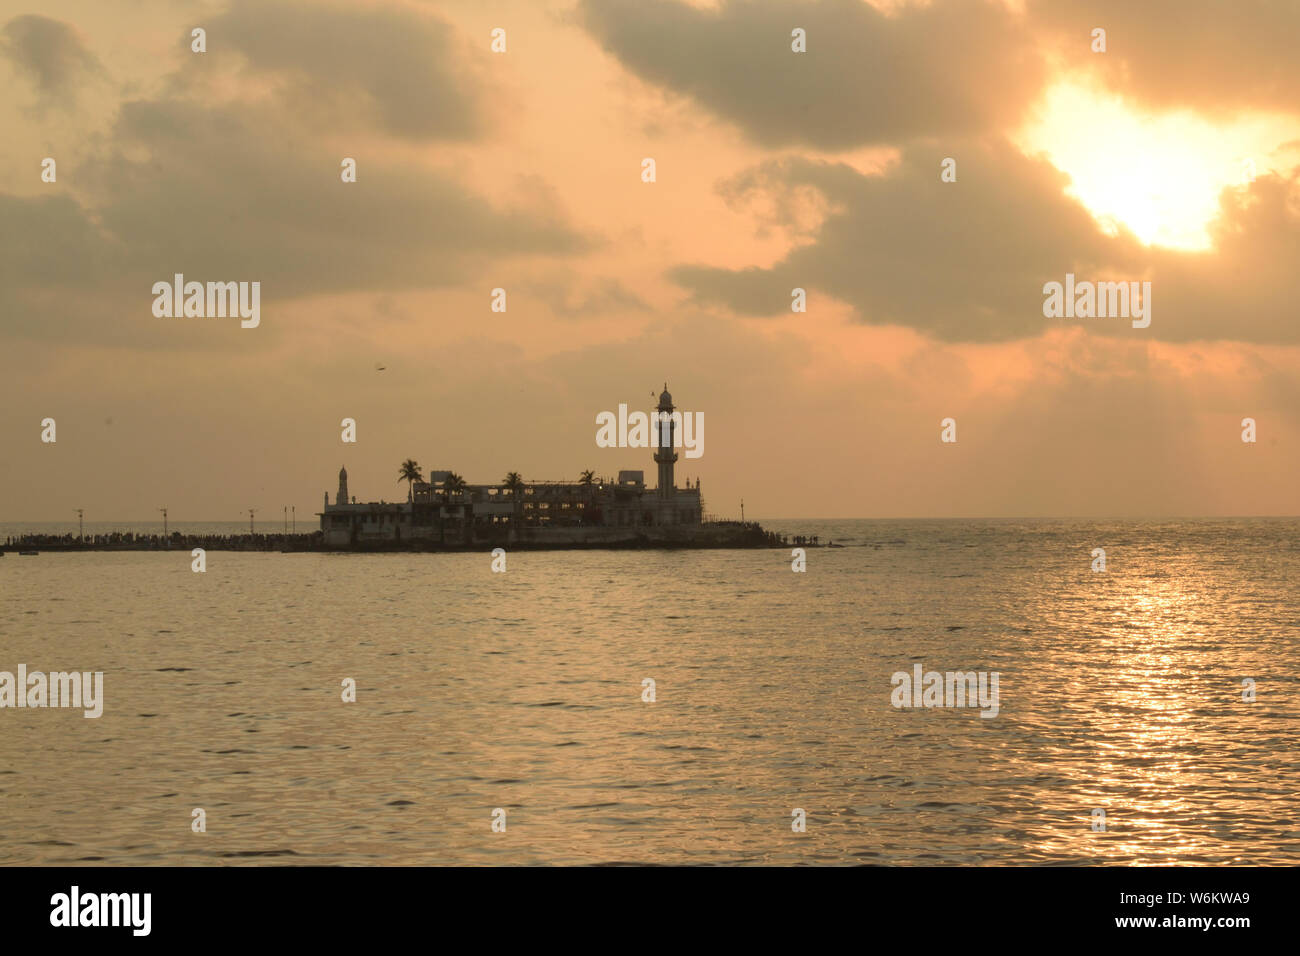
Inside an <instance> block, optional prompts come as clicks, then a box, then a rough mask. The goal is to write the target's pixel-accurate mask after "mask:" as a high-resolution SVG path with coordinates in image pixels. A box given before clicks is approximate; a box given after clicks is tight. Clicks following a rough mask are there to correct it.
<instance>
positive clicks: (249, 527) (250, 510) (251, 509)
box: [248, 508, 257, 534]
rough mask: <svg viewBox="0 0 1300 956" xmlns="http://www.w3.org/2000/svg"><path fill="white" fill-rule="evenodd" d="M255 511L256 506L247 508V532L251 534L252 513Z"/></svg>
mask: <svg viewBox="0 0 1300 956" xmlns="http://www.w3.org/2000/svg"><path fill="white" fill-rule="evenodd" d="M255 511H257V509H256V508H249V509H248V533H249V534H252V533H253V513H254V512H255Z"/></svg>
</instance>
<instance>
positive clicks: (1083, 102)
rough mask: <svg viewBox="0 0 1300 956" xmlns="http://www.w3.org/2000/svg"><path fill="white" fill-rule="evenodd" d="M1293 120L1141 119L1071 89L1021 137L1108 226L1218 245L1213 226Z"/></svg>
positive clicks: (1120, 103) (1111, 100) (1086, 90)
mask: <svg viewBox="0 0 1300 956" xmlns="http://www.w3.org/2000/svg"><path fill="white" fill-rule="evenodd" d="M1296 135H1297V128H1296V125H1295V121H1294V120H1291V119H1288V118H1284V117H1281V116H1269V115H1259V114H1254V115H1251V116H1248V117H1244V118H1238V119H1234V120H1232V121H1231V122H1228V123H1222V124H1216V123H1212V122H1210V121H1209V120H1207V119H1205V118H1203V117H1201V116H1198V115H1197V114H1195V113H1192V112H1189V111H1177V112H1167V113H1158V114H1156V113H1144V112H1142V111H1140V110H1137V109H1136V108H1134V107H1133V106H1132V105H1131V104H1130V103H1127V102H1126V101H1125V100H1124V99H1122V98H1120V97H1117V96H1114V95H1111V94H1108V93H1104V92H1099V91H1097V90H1094V89H1092V88H1090V87H1088V86H1085V85H1080V84H1077V83H1073V82H1061V83H1057V84H1055V85H1054V86H1052V87H1051V88H1050V89H1049V90H1048V91H1047V93H1046V94H1045V96H1044V97H1043V100H1042V102H1041V103H1040V104H1039V106H1038V107H1037V108H1036V110H1035V111H1034V115H1033V116H1032V118H1031V119H1030V121H1029V122H1028V123H1027V124H1026V125H1025V126H1024V127H1023V128H1022V129H1021V131H1020V133H1019V135H1018V136H1017V137H1016V142H1017V145H1018V146H1019V147H1020V148H1021V149H1023V150H1024V151H1025V152H1027V153H1030V154H1038V155H1043V156H1045V157H1046V158H1047V159H1048V160H1049V161H1050V162H1051V163H1052V165H1054V166H1056V167H1057V168H1058V169H1060V170H1062V171H1063V172H1065V173H1066V174H1068V175H1069V176H1070V178H1071V180H1072V183H1071V185H1070V188H1069V189H1068V190H1067V191H1068V192H1069V194H1070V195H1072V196H1074V197H1075V198H1077V199H1078V200H1079V201H1080V202H1082V203H1083V205H1084V206H1085V207H1086V208H1087V209H1088V211H1089V212H1090V213H1091V214H1092V215H1093V217H1094V218H1095V219H1096V220H1097V222H1098V223H1099V224H1100V225H1101V227H1102V228H1103V229H1105V230H1106V231H1108V232H1110V233H1112V234H1113V233H1115V232H1117V231H1118V230H1119V228H1120V227H1124V228H1127V229H1129V230H1130V231H1131V232H1132V233H1133V234H1134V235H1135V236H1137V238H1138V239H1139V240H1141V241H1142V242H1144V243H1146V244H1148V245H1159V246H1166V247H1169V248H1174V249H1182V250H1189V251H1204V250H1207V249H1209V248H1211V241H1210V234H1209V229H1208V227H1209V226H1210V224H1211V223H1212V222H1213V220H1214V218H1215V216H1216V215H1217V214H1218V211H1219V196H1220V194H1221V193H1222V191H1223V190H1224V189H1226V188H1231V187H1238V188H1244V187H1246V186H1248V185H1249V183H1250V182H1251V181H1252V180H1253V179H1254V178H1255V177H1256V176H1259V175H1263V174H1264V173H1266V172H1268V171H1269V170H1270V168H1271V167H1270V160H1269V156H1270V154H1271V153H1272V152H1273V150H1275V149H1276V148H1277V146H1278V145H1279V144H1281V143H1284V142H1286V141H1287V140H1289V139H1294V138H1295V137H1296Z"/></svg>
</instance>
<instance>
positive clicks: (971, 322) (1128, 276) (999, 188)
mask: <svg viewBox="0 0 1300 956" xmlns="http://www.w3.org/2000/svg"><path fill="white" fill-rule="evenodd" d="M952 155H953V156H954V158H956V159H957V164H958V165H957V169H958V181H957V182H956V183H943V182H941V181H940V178H939V170H940V161H941V159H942V158H943V157H942V155H941V153H940V152H939V151H937V150H934V149H932V148H929V147H919V146H917V147H909V148H908V149H906V150H904V151H903V154H902V159H901V162H900V164H899V165H898V166H897V167H895V168H893V169H891V170H890V171H888V172H887V173H885V174H883V175H878V176H866V175H863V174H861V173H859V172H857V171H856V170H854V169H852V168H850V167H848V166H846V165H842V164H838V163H826V162H816V161H810V160H805V159H788V160H784V161H772V162H769V163H766V164H764V165H762V166H760V167H759V168H757V169H754V170H751V171H749V172H747V173H745V174H743V175H741V176H740V177H737V178H736V179H734V180H732V181H730V182H728V183H726V184H724V186H723V192H724V193H725V194H727V195H728V196H729V197H731V198H732V199H733V200H735V201H736V202H742V201H743V200H745V199H746V198H747V197H749V196H750V194H752V193H755V192H757V193H760V194H774V195H776V196H777V200H776V201H775V202H774V203H773V204H772V205H774V206H775V207H776V208H777V209H778V210H780V209H790V208H792V204H791V203H788V202H786V201H784V200H782V199H781V196H782V194H787V193H789V192H790V191H791V190H798V189H804V188H807V187H810V186H811V187H813V188H815V189H816V190H817V191H818V192H819V193H821V194H822V195H824V197H825V199H826V201H827V203H828V204H829V207H830V209H831V211H830V213H829V214H828V216H827V217H826V219H825V221H824V222H823V223H822V224H821V226H820V227H819V228H817V229H816V230H814V232H813V234H812V236H811V242H808V243H806V244H801V245H796V246H795V247H794V248H793V249H792V251H791V252H790V253H789V254H788V255H787V256H786V257H785V258H784V259H782V260H781V261H779V262H778V263H776V264H775V265H773V266H772V267H771V268H748V269H739V270H732V269H716V268H709V267H705V266H698V265H684V266H680V267H678V268H676V269H674V270H673V271H672V273H671V276H672V278H673V279H674V280H675V281H677V282H678V283H680V284H681V285H683V286H684V287H685V288H687V289H688V290H690V292H691V294H692V296H693V298H694V300H695V301H696V302H699V303H701V304H721V305H723V306H725V307H727V308H730V309H732V310H734V311H735V312H738V313H741V314H745V315H754V316H772V315H778V314H789V309H790V301H791V298H790V294H791V289H793V288H795V287H800V288H804V289H807V290H808V294H809V299H810V303H811V304H810V308H816V299H817V296H818V294H824V295H829V296H831V297H833V298H835V299H838V300H841V301H843V302H846V303H848V304H849V305H851V306H852V307H853V309H854V311H855V312H856V315H857V317H858V318H859V320H860V321H862V322H864V323H869V324H873V325H884V324H892V325H901V326H908V327H911V328H914V329H917V330H918V331H921V332H924V333H927V334H929V335H932V336H934V337H936V338H938V339H943V340H947V341H958V342H988V341H1001V340H1008V339H1016V338H1024V337H1030V336H1035V335H1038V334H1039V333H1041V332H1042V331H1043V330H1044V329H1046V328H1050V327H1053V326H1055V325H1060V324H1063V323H1067V324H1069V323H1073V324H1079V325H1082V326H1084V327H1085V328H1087V329H1088V330H1089V331H1092V332H1097V333H1101V334H1117V335H1142V336H1149V337H1151V338H1157V339H1165V340H1172V341H1189V340H1198V339H1204V340H1212V339H1228V340H1241V341H1252V342H1274V343H1295V342H1300V323H1297V322H1296V321H1295V306H1294V303H1295V302H1297V301H1300V273H1297V272H1296V271H1295V268H1294V266H1295V263H1296V262H1297V261H1300V186H1298V185H1297V181H1296V179H1295V178H1294V177H1293V178H1292V179H1290V180H1283V179H1280V178H1278V177H1274V176H1263V177H1260V178H1259V179H1258V180H1256V182H1255V183H1254V185H1253V186H1252V187H1251V189H1250V191H1249V193H1246V192H1243V191H1239V190H1227V191H1225V192H1224V194H1223V196H1222V201H1221V209H1220V216H1219V218H1218V220H1217V221H1216V223H1215V224H1214V226H1213V228H1212V231H1211V232H1212V236H1213V239H1214V242H1215V249H1214V251H1213V252H1210V253H1195V252H1182V251H1176V250H1169V249H1164V248H1160V247H1146V246H1143V245H1142V244H1141V243H1139V242H1138V241H1137V240H1136V239H1135V238H1134V237H1133V236H1132V235H1131V234H1130V233H1128V232H1120V233H1119V234H1118V235H1117V236H1109V235H1107V234H1105V233H1104V232H1103V231H1102V230H1101V229H1100V228H1099V227H1098V225H1097V223H1096V222H1095V221H1094V220H1093V219H1092V218H1091V216H1090V215H1089V214H1088V212H1087V211H1086V210H1085V209H1084V208H1083V206H1081V205H1080V204H1079V203H1078V202H1076V201H1074V200H1073V199H1071V198H1069V197H1068V196H1066V195H1065V194H1064V192H1063V190H1064V187H1065V186H1066V185H1067V182H1068V180H1067V179H1066V177H1065V176H1064V174H1062V173H1060V172H1058V171H1057V170H1056V169H1054V168H1053V167H1052V166H1051V165H1050V164H1048V163H1047V162H1045V161H1041V160H1036V159H1031V158H1028V157H1025V156H1023V155H1021V154H1020V153H1019V152H1017V151H1016V150H1015V149H1014V148H1013V147H1011V146H1010V145H1009V144H1007V143H1005V142H992V143H989V144H983V145H982V144H979V143H973V142H972V143H966V144H964V145H961V146H958V147H956V148H954V149H953V153H952ZM778 224H780V225H784V226H786V227H788V228H790V229H791V230H794V229H795V228H796V227H797V225H798V224H797V223H796V222H795V221H794V220H793V219H789V220H787V221H785V222H783V223H778ZM1067 272H1072V273H1074V274H1075V276H1076V278H1077V279H1078V280H1081V281H1082V280H1087V281H1094V282H1095V281H1143V280H1150V281H1151V282H1152V300H1153V314H1152V322H1151V326H1150V327H1149V328H1147V329H1144V330H1137V329H1133V328H1132V326H1131V324H1130V323H1129V322H1128V320H1124V319H1118V318H1091V319H1086V318H1083V319H1048V318H1045V317H1044V316H1043V313H1042V305H1043V298H1044V297H1043V294H1042V287H1043V284H1044V283H1045V282H1049V281H1057V282H1061V281H1063V280H1064V277H1065V274H1066V273H1067Z"/></svg>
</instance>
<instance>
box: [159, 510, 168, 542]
mask: <svg viewBox="0 0 1300 956" xmlns="http://www.w3.org/2000/svg"><path fill="white" fill-rule="evenodd" d="M158 510H159V511H161V512H162V516H163V538H166V537H167V509H166V508H159V509H158Z"/></svg>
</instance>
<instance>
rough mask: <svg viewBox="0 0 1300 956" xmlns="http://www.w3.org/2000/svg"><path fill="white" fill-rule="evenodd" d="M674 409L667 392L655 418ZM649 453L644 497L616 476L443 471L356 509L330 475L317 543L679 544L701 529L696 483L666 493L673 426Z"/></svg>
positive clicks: (673, 456) (641, 486)
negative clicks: (470, 475)
mask: <svg viewBox="0 0 1300 956" xmlns="http://www.w3.org/2000/svg"><path fill="white" fill-rule="evenodd" d="M673 410H674V406H673V397H672V395H671V394H670V393H669V392H668V387H667V385H665V386H664V390H663V393H662V394H661V395H660V396H659V405H658V407H657V408H656V412H660V413H668V415H670V416H671V414H672V412H673ZM664 429H665V430H666V432H667V435H666V437H665V438H664V440H662V441H661V442H660V445H661V447H659V448H656V449H655V452H654V462H655V465H656V467H657V469H658V484H657V486H656V487H655V488H648V487H646V484H645V473H644V472H643V471H628V470H625V471H620V472H619V473H618V478H617V480H610V479H608V478H597V477H595V476H593V475H590V474H587V475H584V479H583V480H579V481H524V482H522V483H521V484H518V485H517V486H515V487H509V486H507V485H506V484H504V483H498V484H467V483H462V482H459V481H456V480H454V477H453V475H452V472H450V471H432V472H430V473H429V474H428V476H427V477H426V480H424V481H416V482H413V483H412V485H411V489H410V500H408V501H404V502H384V501H379V502H373V501H372V502H365V503H362V504H358V503H357V501H356V499H355V498H350V497H349V496H348V473H347V470H346V469H340V470H339V486H338V492H337V494H336V495H335V498H334V504H332V505H331V504H330V503H329V494H328V493H326V495H325V507H324V510H323V511H321V512H320V520H321V531H322V532H323V533H324V535H325V541H326V543H327V544H330V545H334V546H340V547H347V546H351V545H357V544H360V543H364V542H368V541H376V542H378V541H403V540H411V539H427V540H430V541H431V542H437V543H443V544H452V545H457V544H477V543H492V544H495V543H501V544H507V543H515V542H531V543H536V544H583V543H592V544H598V543H618V542H622V541H635V540H650V541H662V542H673V541H681V542H683V543H687V542H689V541H690V540H691V539H692V537H693V536H694V533H695V532H698V531H699V529H700V527H701V525H702V523H703V522H704V502H703V499H702V497H701V494H700V482H699V479H698V478H697V479H696V480H695V482H694V484H692V483H691V482H690V480H689V479H688V480H687V482H686V484H685V487H682V488H679V487H677V485H676V479H675V475H674V469H675V466H676V464H677V460H678V456H677V452H676V450H675V445H674V439H675V438H676V437H677V436H676V434H675V421H674V420H672V419H671V418H670V419H668V420H667V422H666V423H665V425H664Z"/></svg>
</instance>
